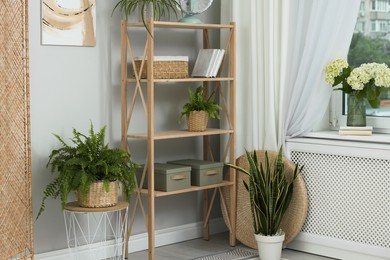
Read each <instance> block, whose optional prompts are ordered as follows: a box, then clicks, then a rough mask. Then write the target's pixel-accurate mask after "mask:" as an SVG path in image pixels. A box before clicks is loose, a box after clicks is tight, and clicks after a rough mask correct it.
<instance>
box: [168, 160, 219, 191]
mask: <svg viewBox="0 0 390 260" xmlns="http://www.w3.org/2000/svg"><path fill="white" fill-rule="evenodd" d="M168 163H171V164H179V165H188V166H191V185H193V186H206V185H211V184H218V183H221V182H222V179H223V177H222V172H223V163H222V162H211V161H203V160H195V159H186V160H178V161H171V162H168Z"/></svg>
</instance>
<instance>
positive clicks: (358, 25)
mask: <svg viewBox="0 0 390 260" xmlns="http://www.w3.org/2000/svg"><path fill="white" fill-rule="evenodd" d="M364 27H365V23H364V22H357V23H356V27H355V32H361V33H364V30H365V28H364Z"/></svg>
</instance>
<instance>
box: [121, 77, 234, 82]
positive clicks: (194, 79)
mask: <svg viewBox="0 0 390 260" xmlns="http://www.w3.org/2000/svg"><path fill="white" fill-rule="evenodd" d="M231 80H234V78H231V77H222V78H185V79H154V80H153V81H154V82H156V83H169V82H200V81H231ZM127 81H128V82H132V83H134V82H136V80H135V79H133V78H132V79H128V80H127ZM141 82H145V83H146V82H148V80H147V79H141Z"/></svg>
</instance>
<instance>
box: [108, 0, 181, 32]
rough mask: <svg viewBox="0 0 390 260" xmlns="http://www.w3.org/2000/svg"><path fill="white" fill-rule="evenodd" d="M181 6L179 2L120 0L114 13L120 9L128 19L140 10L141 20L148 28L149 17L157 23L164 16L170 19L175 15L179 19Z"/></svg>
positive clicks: (171, 0) (172, 0)
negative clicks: (178, 14)
mask: <svg viewBox="0 0 390 260" xmlns="http://www.w3.org/2000/svg"><path fill="white" fill-rule="evenodd" d="M179 6H180V3H179V1H177V0H119V2H118V3H117V4H116V5H115V6H114V9H113V10H112V12H114V11H115V10H116V9H117V8H119V9H120V10H121V12H122V13H123V14H124V15H125V17H126V19H128V17H129V15H130V14H132V13H134V12H136V11H137V10H139V11H140V19H141V20H142V22H143V24H144V25H145V27H146V20H147V18H148V17H149V16H151V17H153V18H154V20H157V21H158V20H160V18H161V17H162V16H168V17H169V16H170V15H171V14H175V16H176V17H177V11H178V10H180V7H179ZM178 7H179V8H178Z"/></svg>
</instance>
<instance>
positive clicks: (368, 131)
mask: <svg viewBox="0 0 390 260" xmlns="http://www.w3.org/2000/svg"><path fill="white" fill-rule="evenodd" d="M339 135H361V136H368V135H372V126H340V129H339Z"/></svg>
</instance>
